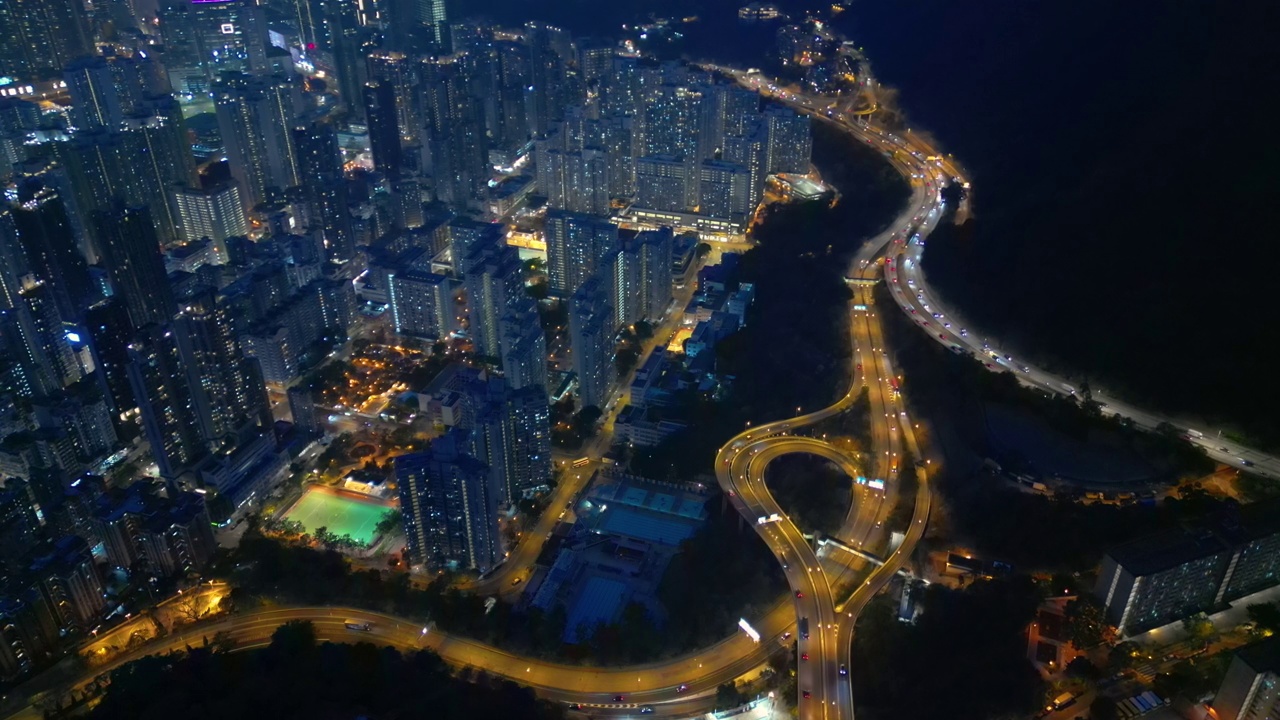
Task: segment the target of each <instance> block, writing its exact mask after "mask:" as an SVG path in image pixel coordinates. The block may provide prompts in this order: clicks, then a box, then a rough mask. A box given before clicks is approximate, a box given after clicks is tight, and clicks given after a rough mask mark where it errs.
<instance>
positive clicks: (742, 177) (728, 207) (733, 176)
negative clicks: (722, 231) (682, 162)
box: [698, 160, 755, 226]
mask: <svg viewBox="0 0 1280 720" xmlns="http://www.w3.org/2000/svg"><path fill="white" fill-rule="evenodd" d="M699 170H700V171H701V173H702V175H701V183H699V193H700V199H699V201H698V212H699V213H700V214H702V215H707V216H710V217H714V218H724V219H725V220H732V221H733V222H735V223H737V224H739V225H742V226H745V224H746V222H747V220H748V219H749V218H750V217H751V213H752V211H753V210H754V209H755V203H754V202H753V197H752V194H751V170H750V169H748V168H746V167H745V166H743V165H739V164H738V163H731V162H726V161H724V160H703V161H702V166H701V168H699Z"/></svg>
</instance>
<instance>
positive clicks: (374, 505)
mask: <svg viewBox="0 0 1280 720" xmlns="http://www.w3.org/2000/svg"><path fill="white" fill-rule="evenodd" d="M390 509H391V505H390V504H389V503H386V502H383V501H379V500H375V499H373V498H365V497H361V496H357V495H355V494H353V493H348V492H343V491H341V490H331V489H328V488H316V487H313V488H308V489H307V491H306V492H305V493H303V495H302V497H301V498H299V499H298V502H296V503H294V504H293V507H291V508H289V510H288V511H287V512H286V513H285V514H284V519H285V520H288V521H291V522H297V523H301V524H302V527H303V529H304V532H307V533H310V534H315V531H316V530H317V529H318V528H325V529H327V530H328V532H329V534H330V535H332V536H334V537H338V538H340V537H342V536H344V535H350V536H351V539H352V540H354V541H355V542H356V543H357V544H359V545H361V546H364V547H368V546H369V544H370V543H372V542H373V540H374V538H375V537H376V536H377V534H378V532H377V526H378V521H380V520H381V519H382V518H383V516H384V515H386V513H387V511H388V510H390Z"/></svg>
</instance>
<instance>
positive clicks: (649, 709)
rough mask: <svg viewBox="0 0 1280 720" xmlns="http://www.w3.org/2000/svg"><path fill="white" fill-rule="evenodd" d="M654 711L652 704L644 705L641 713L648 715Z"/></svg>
mask: <svg viewBox="0 0 1280 720" xmlns="http://www.w3.org/2000/svg"><path fill="white" fill-rule="evenodd" d="M652 712H653V706H651V705H645V706H644V707H642V708H640V714H641V715H648V714H650V713H652Z"/></svg>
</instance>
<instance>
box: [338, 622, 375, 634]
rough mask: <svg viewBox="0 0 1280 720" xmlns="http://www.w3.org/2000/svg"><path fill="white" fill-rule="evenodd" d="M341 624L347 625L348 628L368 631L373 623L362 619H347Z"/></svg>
mask: <svg viewBox="0 0 1280 720" xmlns="http://www.w3.org/2000/svg"><path fill="white" fill-rule="evenodd" d="M343 624H344V625H346V626H347V629H348V630H362V631H364V632H369V631H370V630H372V629H373V623H369V622H365V621H364V620H347V621H346V622H344V623H343Z"/></svg>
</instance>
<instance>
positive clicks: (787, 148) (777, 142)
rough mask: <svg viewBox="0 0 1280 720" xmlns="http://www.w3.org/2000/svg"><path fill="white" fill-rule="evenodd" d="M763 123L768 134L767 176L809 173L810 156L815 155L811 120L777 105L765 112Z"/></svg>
mask: <svg viewBox="0 0 1280 720" xmlns="http://www.w3.org/2000/svg"><path fill="white" fill-rule="evenodd" d="M764 119H765V127H766V131H767V132H768V143H767V144H766V147H767V148H768V151H767V152H768V156H767V157H768V159H767V161H766V163H765V165H766V168H767V172H768V173H769V174H770V175H772V174H774V173H800V174H805V173H808V172H809V161H810V156H811V155H812V154H813V135H812V132H811V130H810V127H809V124H810V120H809V116H808V115H801V114H799V113H797V112H795V111H794V110H792V109H790V108H787V107H783V106H779V105H775V106H773V107H770V108H769V109H768V110H766V111H765V114H764Z"/></svg>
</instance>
